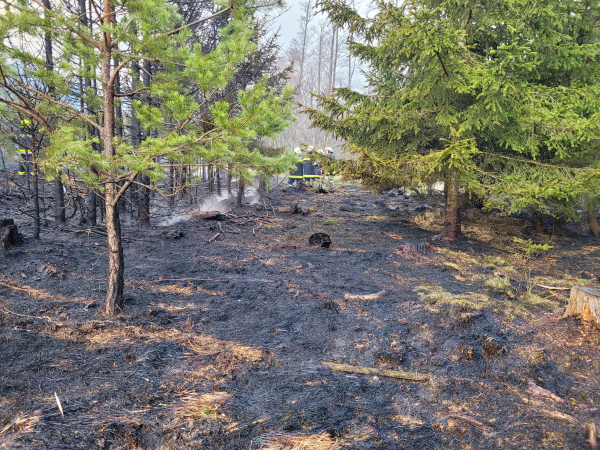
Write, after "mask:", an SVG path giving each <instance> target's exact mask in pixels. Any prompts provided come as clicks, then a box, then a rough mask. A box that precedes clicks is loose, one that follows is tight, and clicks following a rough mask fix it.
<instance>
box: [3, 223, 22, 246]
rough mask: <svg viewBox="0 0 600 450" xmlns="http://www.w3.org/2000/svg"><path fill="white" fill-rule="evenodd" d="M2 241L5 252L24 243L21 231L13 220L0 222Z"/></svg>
mask: <svg viewBox="0 0 600 450" xmlns="http://www.w3.org/2000/svg"><path fill="white" fill-rule="evenodd" d="M0 239H2V247H4V250H7V249H8V248H9V247H11V246H16V245H21V244H22V243H23V238H22V237H21V235H20V234H19V229H18V228H17V226H16V225H15V221H14V220H13V219H3V220H1V221H0Z"/></svg>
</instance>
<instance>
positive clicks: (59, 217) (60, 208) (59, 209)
mask: <svg viewBox="0 0 600 450" xmlns="http://www.w3.org/2000/svg"><path fill="white" fill-rule="evenodd" d="M43 4H44V8H46V9H47V10H48V11H50V10H51V9H52V5H51V4H50V0H44V1H43ZM44 47H45V50H46V70H47V71H48V72H52V71H53V70H54V57H53V55H52V36H51V35H50V33H49V32H46V33H45V34H44ZM48 95H50V96H51V97H53V96H54V86H49V87H48ZM54 191H55V192H54V197H55V198H54V200H55V204H54V220H55V222H56V223H57V224H64V223H66V222H67V218H66V216H65V193H64V191H63V185H62V181H61V179H60V172H59V173H58V176H57V177H56V178H55V179H54ZM44 210H45V208H44Z"/></svg>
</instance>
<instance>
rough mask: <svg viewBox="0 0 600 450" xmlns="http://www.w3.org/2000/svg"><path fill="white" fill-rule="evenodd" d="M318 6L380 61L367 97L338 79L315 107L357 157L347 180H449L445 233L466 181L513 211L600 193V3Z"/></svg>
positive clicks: (451, 230) (372, 61)
mask: <svg viewBox="0 0 600 450" xmlns="http://www.w3.org/2000/svg"><path fill="white" fill-rule="evenodd" d="M321 5H322V8H323V10H324V11H325V12H326V13H328V15H329V17H330V19H331V20H332V21H333V22H334V23H335V24H337V25H338V26H340V27H347V28H348V29H349V30H350V32H351V33H352V35H353V36H355V37H356V39H355V41H353V42H350V46H351V48H352V51H353V53H354V55H355V56H356V57H357V58H359V59H360V60H362V61H363V63H366V64H368V65H369V66H370V68H371V72H370V74H369V77H368V84H369V92H370V93H369V94H361V93H358V92H354V91H351V90H349V89H338V90H337V91H336V93H335V95H333V96H331V97H323V96H322V97H319V102H320V106H321V107H322V110H320V109H311V108H308V109H307V110H308V112H309V114H310V116H311V118H312V120H313V123H314V125H315V126H318V127H321V128H324V129H327V130H330V131H332V132H334V133H335V134H336V135H337V136H338V137H341V138H343V139H345V140H346V142H347V144H348V147H349V148H350V149H351V150H353V151H354V152H355V153H356V154H357V155H358V158H356V160H355V162H349V163H348V164H347V169H348V171H347V174H348V176H351V177H354V178H357V179H361V180H363V182H364V183H365V185H367V186H369V187H371V188H373V189H375V190H385V189H388V188H392V187H399V186H403V185H405V186H406V185H408V186H410V185H417V184H420V183H433V182H436V181H443V182H445V183H446V189H445V192H446V194H445V195H446V208H445V211H446V213H445V226H444V231H443V236H444V237H445V238H449V239H454V238H455V237H456V236H457V235H458V234H459V233H460V222H459V212H458V207H459V204H458V194H459V190H461V189H465V190H467V191H469V192H474V193H478V194H479V195H482V196H484V197H485V198H486V202H487V205H488V206H497V207H500V208H502V209H503V210H505V211H507V212H510V211H515V210H519V209H523V208H526V207H530V206H533V207H537V208H545V209H547V208H548V207H549V205H551V204H553V205H556V204H559V203H561V202H562V203H563V204H564V205H568V207H570V205H572V204H573V203H574V202H576V201H577V200H578V199H580V198H582V196H585V195H586V194H587V193H588V192H590V191H593V190H595V189H596V185H597V179H598V173H597V171H596V170H595V164H596V163H595V160H596V156H597V155H598V141H597V139H598V137H599V135H600V129H599V128H598V126H597V123H598V118H599V112H600V97H599V96H598V92H599V91H600V85H599V83H598V80H599V77H598V75H599V74H600V71H599V65H598V55H599V52H600V47H599V43H598V41H599V40H598V19H599V7H598V3H597V2H581V1H578V0H566V1H565V0H548V1H546V2H531V1H528V0H493V1H490V2H485V3H481V2H476V1H466V2H456V1H450V0H448V1H446V0H407V1H405V2H403V4H402V5H400V6H393V5H392V4H391V3H389V2H384V1H378V2H377V6H378V10H379V11H378V14H377V15H375V16H374V17H373V18H364V17H361V16H360V15H359V14H358V13H357V12H356V11H355V10H353V9H352V8H350V7H348V6H347V5H346V4H345V3H342V2H340V1H335V0H324V1H323V2H322V3H321ZM567 209H568V208H567Z"/></svg>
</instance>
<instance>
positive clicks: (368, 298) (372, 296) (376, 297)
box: [344, 291, 386, 300]
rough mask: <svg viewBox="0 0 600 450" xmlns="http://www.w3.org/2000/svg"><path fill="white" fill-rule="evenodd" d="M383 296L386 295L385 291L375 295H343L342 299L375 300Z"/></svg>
mask: <svg viewBox="0 0 600 450" xmlns="http://www.w3.org/2000/svg"><path fill="white" fill-rule="evenodd" d="M385 294H386V292H385V291H379V292H377V293H375V294H366V295H353V294H345V295H344V298H345V299H346V300H377V299H378V298H381V297H383V296H384V295H385Z"/></svg>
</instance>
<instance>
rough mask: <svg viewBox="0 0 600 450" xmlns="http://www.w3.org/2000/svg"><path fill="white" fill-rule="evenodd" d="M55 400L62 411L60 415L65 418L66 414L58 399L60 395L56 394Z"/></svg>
mask: <svg viewBox="0 0 600 450" xmlns="http://www.w3.org/2000/svg"><path fill="white" fill-rule="evenodd" d="M54 398H55V399H56V404H57V405H58V410H59V411H60V415H61V416H63V417H65V413H64V412H63V407H62V405H61V404H60V399H59V398H58V394H57V393H56V392H55V393H54Z"/></svg>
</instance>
